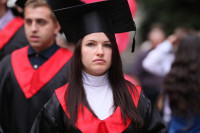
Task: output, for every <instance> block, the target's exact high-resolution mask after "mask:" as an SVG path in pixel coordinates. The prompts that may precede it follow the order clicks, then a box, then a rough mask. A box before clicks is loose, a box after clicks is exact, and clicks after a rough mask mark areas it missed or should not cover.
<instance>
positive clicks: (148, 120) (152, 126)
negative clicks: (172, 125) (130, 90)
mask: <svg viewBox="0 0 200 133" xmlns="http://www.w3.org/2000/svg"><path fill="white" fill-rule="evenodd" d="M138 110H139V113H140V114H141V116H142V118H143V126H142V128H141V129H140V130H139V133H144V132H145V133H168V131H167V127H166V125H165V124H164V121H163V120H162V118H161V116H160V114H159V112H158V111H157V110H156V108H155V107H154V106H153V105H152V104H151V102H150V101H149V99H148V98H146V97H145V96H144V94H141V96H140V100H139V103H138Z"/></svg>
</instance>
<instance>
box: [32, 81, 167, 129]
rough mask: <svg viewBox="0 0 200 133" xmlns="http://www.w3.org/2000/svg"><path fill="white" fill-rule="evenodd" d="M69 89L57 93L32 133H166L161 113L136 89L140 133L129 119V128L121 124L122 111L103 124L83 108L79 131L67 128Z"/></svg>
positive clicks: (134, 98) (59, 90)
mask: <svg viewBox="0 0 200 133" xmlns="http://www.w3.org/2000/svg"><path fill="white" fill-rule="evenodd" d="M66 88H67V84H66V85H64V86H62V87H60V88H58V89H57V90H56V91H55V93H54V95H53V96H52V97H51V99H50V100H49V101H48V102H47V104H45V106H44V108H43V109H42V110H41V112H40V113H39V115H38V116H37V118H36V120H35V122H34V124H33V127H32V129H31V133H81V132H84V133H121V132H123V133H167V129H166V127H165V125H164V123H163V121H162V119H161V117H160V115H159V113H158V112H157V111H156V110H154V107H153V106H152V105H151V103H150V101H149V100H148V99H147V98H146V97H145V96H144V95H143V94H141V93H140V92H141V90H140V88H139V87H137V89H138V92H139V96H138V97H135V96H134V94H132V97H133V101H134V103H135V105H136V107H137V109H138V111H139V113H140V114H141V116H142V118H143V120H144V124H143V126H142V127H141V128H140V129H139V130H138V131H134V128H133V124H132V122H131V120H130V119H128V122H127V125H125V124H122V123H123V120H122V117H121V111H120V108H119V107H117V109H116V110H115V112H114V113H113V114H112V115H111V116H109V117H108V118H106V119H105V120H100V119H98V118H96V117H94V115H93V114H92V113H91V112H90V111H89V110H88V109H87V108H86V107H84V106H83V112H82V108H81V106H80V107H79V111H78V119H77V122H76V127H77V129H75V128H67V126H66V125H67V122H68V118H69V114H68V113H67V111H66V104H65V101H64V95H65V90H66Z"/></svg>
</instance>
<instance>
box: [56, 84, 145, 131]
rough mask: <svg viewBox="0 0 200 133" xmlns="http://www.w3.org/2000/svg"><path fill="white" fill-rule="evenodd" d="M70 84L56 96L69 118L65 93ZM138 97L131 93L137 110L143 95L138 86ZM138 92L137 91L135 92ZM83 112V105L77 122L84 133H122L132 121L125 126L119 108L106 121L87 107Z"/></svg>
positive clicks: (79, 110)
mask: <svg viewBox="0 0 200 133" xmlns="http://www.w3.org/2000/svg"><path fill="white" fill-rule="evenodd" d="M67 86H68V84H65V85H64V86H62V87H60V88H58V89H56V90H55V93H56V96H57V98H58V100H59V102H60V104H61V106H62V108H63V110H64V111H65V113H66V114H67V116H68V117H69V113H68V112H67V111H66V104H65V98H64V97H65V91H66V89H67ZM136 89H137V93H138V95H134V94H133V93H131V96H132V98H133V102H134V104H135V106H136V108H137V106H138V101H139V97H140V93H141V87H139V86H136ZM135 92H136V91H135ZM83 110H84V111H83V112H82V108H81V105H80V106H79V109H78V114H77V115H78V116H77V121H76V126H77V128H78V129H79V130H80V131H81V132H83V133H121V132H123V131H124V130H125V129H127V127H128V126H129V125H130V123H131V120H130V118H128V119H127V124H126V125H125V124H124V121H123V118H122V116H121V110H120V107H119V106H118V107H117V109H116V110H115V112H114V113H113V114H112V115H111V116H109V117H108V118H106V119H105V120H100V119H99V118H96V117H95V116H94V115H93V114H92V113H91V112H90V111H89V110H88V109H87V108H86V107H85V106H83Z"/></svg>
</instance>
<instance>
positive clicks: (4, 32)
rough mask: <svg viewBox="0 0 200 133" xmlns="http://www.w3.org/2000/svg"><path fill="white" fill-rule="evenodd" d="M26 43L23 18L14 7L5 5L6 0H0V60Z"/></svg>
mask: <svg viewBox="0 0 200 133" xmlns="http://www.w3.org/2000/svg"><path fill="white" fill-rule="evenodd" d="M28 44H29V43H28V41H27V39H26V36H25V33H24V20H23V18H21V17H20V14H19V13H18V12H17V11H16V10H15V9H14V8H12V9H11V8H9V7H7V0H0V60H1V59H2V58H3V57H4V56H6V55H8V54H10V53H11V52H12V51H14V50H16V49H19V48H22V47H24V46H26V45H28Z"/></svg>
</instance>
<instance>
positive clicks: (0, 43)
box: [0, 17, 24, 50]
mask: <svg viewBox="0 0 200 133" xmlns="http://www.w3.org/2000/svg"><path fill="white" fill-rule="evenodd" d="M23 24H24V20H23V19H22V18H21V17H15V18H14V19H13V20H12V21H11V22H10V23H9V24H7V25H6V26H5V27H4V28H3V29H2V30H1V31H0V50H1V49H2V48H3V47H4V46H5V45H6V44H7V42H8V41H9V40H10V39H11V38H12V37H13V36H14V34H15V33H16V32H17V31H18V29H19V28H20V27H22V25H23Z"/></svg>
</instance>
